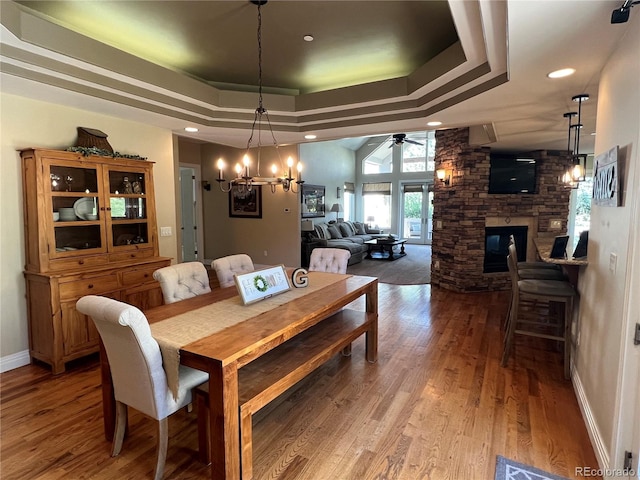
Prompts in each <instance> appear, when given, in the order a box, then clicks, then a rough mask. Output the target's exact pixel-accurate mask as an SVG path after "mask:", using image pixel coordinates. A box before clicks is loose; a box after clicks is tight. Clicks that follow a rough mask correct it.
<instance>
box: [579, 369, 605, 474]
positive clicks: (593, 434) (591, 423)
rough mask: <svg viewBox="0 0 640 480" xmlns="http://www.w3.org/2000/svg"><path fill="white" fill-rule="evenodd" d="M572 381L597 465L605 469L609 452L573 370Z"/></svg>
mask: <svg viewBox="0 0 640 480" xmlns="http://www.w3.org/2000/svg"><path fill="white" fill-rule="evenodd" d="M571 379H572V381H573V382H572V383H573V391H574V392H575V394H576V398H577V399H578V406H579V407H580V411H581V412H582V418H583V419H584V423H585V425H586V427H587V433H588V434H589V439H590V440H591V446H592V447H593V450H594V453H595V454H596V460H598V466H599V467H600V468H601V469H602V470H606V469H608V468H609V461H610V459H609V452H608V451H607V448H606V446H605V442H604V441H603V439H602V435H601V434H600V430H598V425H597V423H596V420H595V417H594V416H593V411H592V410H591V406H590V405H589V400H588V399H587V396H586V394H585V391H584V387H583V386H582V382H581V381H580V375H578V373H577V372H576V371H575V370H574V371H573V376H572V378H571Z"/></svg>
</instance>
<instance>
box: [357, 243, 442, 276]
mask: <svg viewBox="0 0 640 480" xmlns="http://www.w3.org/2000/svg"><path fill="white" fill-rule="evenodd" d="M405 250H406V253H407V255H406V256H404V257H401V258H399V259H397V260H394V261H389V260H369V259H364V260H363V261H362V262H360V263H356V264H354V265H350V266H349V267H348V268H347V273H350V274H352V275H365V276H370V277H378V281H379V282H380V283H392V284H395V285H420V284H425V283H431V245H411V244H407V245H406V246H405Z"/></svg>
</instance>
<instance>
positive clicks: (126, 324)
mask: <svg viewBox="0 0 640 480" xmlns="http://www.w3.org/2000/svg"><path fill="white" fill-rule="evenodd" d="M76 309H77V310H78V311H79V312H81V313H83V314H85V315H88V316H90V317H91V318H92V319H93V322H94V323H95V325H96V327H97V329H98V333H99V334H100V338H101V339H102V343H103V344H104V348H105V350H106V353H107V358H108V360H109V365H110V367H111V378H112V382H113V390H114V394H115V399H116V426H115V433H114V435H113V445H112V450H111V456H113V457H115V456H116V455H118V454H119V453H120V450H121V449H122V443H123V439H124V433H125V427H126V423H127V406H130V407H132V408H135V409H136V410H138V411H140V412H142V413H144V414H145V415H148V416H150V417H152V418H154V419H156V420H158V449H157V460H156V467H155V475H154V478H155V480H160V479H161V478H162V475H163V472H164V464H165V459H166V457H167V444H168V437H169V427H168V420H167V418H168V417H169V415H171V414H173V413H175V412H176V411H178V410H179V409H180V408H182V407H184V406H187V405H188V404H190V403H191V399H192V392H191V390H192V389H193V388H195V387H197V386H198V385H200V384H202V383H204V382H206V381H207V380H208V378H209V375H208V374H207V373H205V372H202V371H200V370H195V369H193V368H189V367H185V366H183V365H180V372H179V387H178V392H177V395H176V396H174V394H173V393H172V391H171V389H170V388H169V386H168V384H167V376H166V373H165V371H164V368H163V366H162V356H161V354H160V347H159V346H158V343H157V342H156V341H155V339H154V338H153V337H152V336H151V329H150V328H149V323H148V322H147V318H146V317H145V316H144V314H143V313H142V312H141V311H140V310H139V309H137V308H136V307H134V306H132V305H128V304H126V303H122V302H119V301H117V300H114V299H112V298H106V297H99V296H96V295H89V296H85V297H82V298H81V299H80V300H78V302H77V304H76ZM204 414H205V412H198V415H204Z"/></svg>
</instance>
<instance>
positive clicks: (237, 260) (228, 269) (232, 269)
mask: <svg viewBox="0 0 640 480" xmlns="http://www.w3.org/2000/svg"><path fill="white" fill-rule="evenodd" d="M211 267H212V268H213V269H214V270H215V272H216V276H217V277H218V282H220V287H222V288H225V287H231V286H233V285H235V281H234V280H233V276H234V275H235V274H238V275H239V274H242V273H247V272H253V271H254V270H255V267H254V265H253V261H252V260H251V257H250V256H249V255H247V254H245V253H239V254H237V255H229V256H226V257H221V258H216V259H215V260H214V261H213V262H211Z"/></svg>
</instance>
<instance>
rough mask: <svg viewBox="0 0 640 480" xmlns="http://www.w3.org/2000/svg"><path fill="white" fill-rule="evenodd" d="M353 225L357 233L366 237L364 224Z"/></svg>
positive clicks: (356, 223) (355, 223)
mask: <svg viewBox="0 0 640 480" xmlns="http://www.w3.org/2000/svg"><path fill="white" fill-rule="evenodd" d="M353 224H354V225H355V227H356V233H357V234H358V235H366V234H367V232H366V230H365V229H364V224H362V223H360V222H353Z"/></svg>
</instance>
